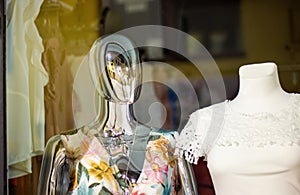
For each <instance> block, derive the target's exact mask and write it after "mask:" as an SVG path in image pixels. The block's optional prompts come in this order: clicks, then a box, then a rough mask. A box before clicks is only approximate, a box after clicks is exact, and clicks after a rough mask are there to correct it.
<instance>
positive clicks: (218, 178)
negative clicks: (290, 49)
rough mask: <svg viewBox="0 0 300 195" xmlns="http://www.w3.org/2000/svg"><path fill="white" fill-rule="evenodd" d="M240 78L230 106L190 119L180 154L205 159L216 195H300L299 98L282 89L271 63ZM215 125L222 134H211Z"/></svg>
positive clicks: (227, 103) (246, 68)
mask: <svg viewBox="0 0 300 195" xmlns="http://www.w3.org/2000/svg"><path fill="white" fill-rule="evenodd" d="M239 77H240V87H239V92H238V95H237V96H236V97H235V98H234V99H233V100H232V101H229V100H226V101H224V102H221V103H218V104H214V105H212V106H209V107H206V108H202V109H199V110H197V111H196V112H194V113H192V114H191V116H190V119H189V121H188V123H187V124H186V126H185V128H184V129H183V130H182V132H181V134H180V137H179V139H178V142H177V148H178V150H177V152H179V153H180V154H181V155H182V156H185V157H186V159H187V160H189V161H190V162H191V163H197V161H198V158H199V157H205V159H206V160H207V165H208V168H209V170H210V174H211V176H212V180H213V184H214V187H215V191H216V194H218V195H227V194H228V195H229V194H230V195H240V194H245V195H246V194H272V195H282V194H289V195H296V194H299V192H300V181H299V176H300V155H299V154H300V153H299V152H300V128H299V113H300V110H299V106H300V96H299V94H294V93H288V92H286V91H284V90H283V89H282V87H281V85H280V81H279V77H278V72H277V66H276V64H275V63H272V62H267V63H258V64H250V65H244V66H241V67H240V69H239ZM214 110H215V111H216V112H215V115H213V114H212V113H213V111H214ZM219 116H222V117H219ZM214 117H217V118H214ZM215 119H216V120H221V122H222V126H221V129H217V130H215V129H213V128H209V127H210V125H211V123H214V122H215ZM208 137H210V138H209V140H210V141H211V143H212V145H211V146H210V147H209V148H208V149H207V147H206V146H207V145H205V144H206V143H205V140H207V139H208Z"/></svg>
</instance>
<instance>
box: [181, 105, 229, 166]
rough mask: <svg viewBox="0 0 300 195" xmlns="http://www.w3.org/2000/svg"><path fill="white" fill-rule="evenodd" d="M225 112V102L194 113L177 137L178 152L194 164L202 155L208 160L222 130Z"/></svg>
mask: <svg viewBox="0 0 300 195" xmlns="http://www.w3.org/2000/svg"><path fill="white" fill-rule="evenodd" d="M224 112H225V104H224V102H223V103H219V104H215V105H213V106H210V107H206V108H203V109H200V110H197V111H195V112H194V113H192V114H191V115H190V118H189V120H188V122H187V124H186V126H185V127H184V128H183V130H182V131H181V133H180V135H179V137H178V139H177V143H176V153H177V154H178V155H179V156H181V157H184V158H185V159H186V160H187V161H188V162H190V163H194V164H197V162H198V159H199V158H200V157H205V160H206V156H207V154H208V152H209V151H210V149H211V148H212V147H213V145H214V143H215V142H216V140H217V138H218V136H219V134H220V132H221V130H222V125H223V119H224Z"/></svg>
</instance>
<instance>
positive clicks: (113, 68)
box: [89, 34, 198, 194]
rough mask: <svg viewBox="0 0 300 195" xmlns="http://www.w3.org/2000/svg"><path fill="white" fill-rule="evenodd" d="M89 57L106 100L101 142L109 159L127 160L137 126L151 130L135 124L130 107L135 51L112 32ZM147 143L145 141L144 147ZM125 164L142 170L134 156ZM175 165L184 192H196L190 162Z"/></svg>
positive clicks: (137, 67) (137, 68)
mask: <svg viewBox="0 0 300 195" xmlns="http://www.w3.org/2000/svg"><path fill="white" fill-rule="evenodd" d="M89 57H90V59H89V60H90V70H91V74H92V79H93V81H94V84H95V86H96V88H97V91H98V92H99V94H101V95H102V96H104V97H105V99H106V100H108V102H109V103H108V111H107V120H106V121H105V123H104V124H103V128H100V129H99V131H100V135H101V136H102V138H104V139H103V140H104V144H105V146H106V148H107V149H108V150H109V151H110V154H111V155H112V159H115V160H116V162H117V161H118V159H119V158H120V157H121V156H122V157H123V158H126V159H127V160H129V161H130V156H128V155H129V153H128V148H129V147H131V144H134V143H133V137H134V135H135V134H136V133H137V132H136V129H138V128H139V127H142V128H149V129H151V127H146V126H144V125H142V124H140V123H138V122H137V121H136V120H135V118H134V116H133V113H132V111H131V109H130V108H131V105H132V103H134V102H135V100H137V99H138V97H139V93H140V87H141V82H142V78H141V77H142V70H141V69H142V68H141V62H140V59H139V54H138V50H137V49H136V48H134V46H133V45H132V42H131V41H130V40H128V39H127V38H126V37H124V36H121V35H117V34H114V35H110V36H108V37H105V38H103V39H102V40H100V42H99V43H97V42H96V43H95V45H94V46H93V49H92V50H91V52H90V56H89ZM145 136H148V135H145ZM143 140H144V141H146V140H147V139H143ZM146 144H147V143H146V142H145V146H146ZM141 157H142V156H141ZM128 165H129V169H132V168H133V169H135V170H136V171H138V172H139V171H141V165H140V166H139V165H135V163H134V159H131V161H130V163H129V164H128ZM178 167H179V173H180V179H181V183H182V187H183V191H184V193H185V194H198V193H197V185H196V182H195V179H194V175H193V170H192V167H191V165H190V164H189V163H187V162H186V161H185V160H184V159H181V158H179V159H178ZM126 177H128V176H126ZM135 177H136V178H131V179H137V177H138V175H135ZM129 179H130V178H129Z"/></svg>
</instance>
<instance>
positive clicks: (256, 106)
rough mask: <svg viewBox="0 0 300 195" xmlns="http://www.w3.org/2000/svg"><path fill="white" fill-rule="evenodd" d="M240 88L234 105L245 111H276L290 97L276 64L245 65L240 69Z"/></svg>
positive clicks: (233, 102)
mask: <svg viewBox="0 0 300 195" xmlns="http://www.w3.org/2000/svg"><path fill="white" fill-rule="evenodd" d="M239 76H240V88H239V92H238V95H237V96H236V98H235V99H234V100H233V101H232V106H233V107H234V108H236V109H239V110H243V111H245V112H250V113H251V112H262V111H264V112H266V111H269V112H274V111H275V110H276V109H278V108H280V107H281V106H284V104H285V103H286V100H287V98H288V95H289V94H288V93H286V92H285V91H284V90H283V89H282V88H281V85H280V82H279V78H278V72H277V67H276V64H274V63H262V64H253V65H245V66H242V67H241V68H240V69H239Z"/></svg>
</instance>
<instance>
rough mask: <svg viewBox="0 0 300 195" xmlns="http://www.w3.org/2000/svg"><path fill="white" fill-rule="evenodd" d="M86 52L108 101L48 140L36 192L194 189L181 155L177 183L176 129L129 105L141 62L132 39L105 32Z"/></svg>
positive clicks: (135, 91) (136, 89)
mask: <svg viewBox="0 0 300 195" xmlns="http://www.w3.org/2000/svg"><path fill="white" fill-rule="evenodd" d="M89 57H90V59H89V64H90V68H91V73H92V78H93V81H94V84H95V86H96V89H97V91H98V92H99V94H100V95H101V96H103V97H105V98H106V100H107V101H106V102H105V103H104V104H103V102H102V104H101V106H103V105H104V106H103V108H101V107H100V108H99V115H98V117H97V119H96V120H95V121H94V122H93V123H91V124H88V125H86V126H83V127H81V128H79V129H76V130H72V131H68V132H65V133H62V134H61V135H58V136H55V137H53V138H52V139H50V141H49V142H48V144H47V146H46V151H45V154H44V158H43V163H42V168H41V176H40V183H39V190H38V192H39V194H48V193H50V194H51V193H53V194H60V193H62V194H65V193H71V194H72V193H79V192H81V193H83V194H87V193H92V194H93V193H96V194H97V193H100V194H101V193H105V192H106V193H113V194H125V193H129V194H130V193H137V194H140V193H145V194H174V193H176V191H177V190H178V189H176V187H178V186H180V185H181V186H183V187H184V188H185V191H192V192H193V191H194V190H193V187H192V186H190V185H191V184H192V182H191V181H190V180H191V177H190V175H189V174H190V173H189V171H190V170H189V169H188V166H187V165H186V164H185V163H184V161H182V159H180V161H179V162H180V163H179V165H180V169H179V170H180V171H181V173H183V174H182V175H183V176H182V177H181V178H182V181H183V183H182V184H180V185H178V184H179V183H178V182H179V180H180V179H179V178H178V175H177V164H176V157H175V156H174V149H175V148H174V146H175V136H176V132H175V131H166V130H161V129H154V128H151V127H147V126H145V125H143V124H140V123H138V122H137V121H136V120H135V119H134V115H133V114H132V109H131V104H132V103H133V102H134V101H135V99H137V98H138V96H139V85H140V83H141V67H140V66H141V64H140V61H139V58H138V53H137V50H136V49H135V48H134V47H133V45H132V44H131V42H130V41H129V40H128V39H127V38H125V37H123V36H120V35H110V36H108V37H105V38H102V39H100V40H97V41H96V42H95V44H94V46H93V47H92V49H91V51H90V54H89ZM103 111H106V112H103ZM101 186H104V187H101ZM195 189H196V188H195ZM99 190H100V191H99Z"/></svg>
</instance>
